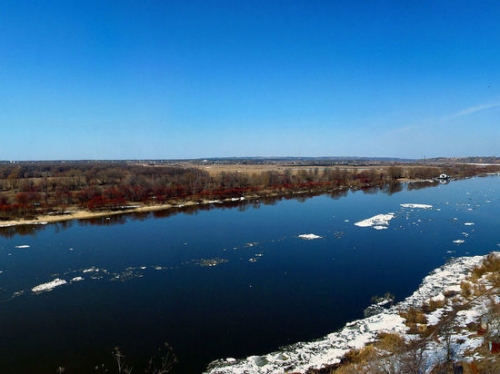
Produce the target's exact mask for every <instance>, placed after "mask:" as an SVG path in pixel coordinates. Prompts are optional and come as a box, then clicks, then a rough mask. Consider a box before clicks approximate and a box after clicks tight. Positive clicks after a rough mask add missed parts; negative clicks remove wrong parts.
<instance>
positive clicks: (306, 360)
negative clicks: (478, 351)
mask: <svg viewBox="0 0 500 374" xmlns="http://www.w3.org/2000/svg"><path fill="white" fill-rule="evenodd" d="M483 259H484V256H475V257H461V258H457V259H454V260H452V261H450V262H449V263H448V264H446V265H444V266H442V267H440V268H438V269H436V270H434V271H433V272H432V273H431V274H429V275H428V276H427V277H425V278H424V280H423V282H422V284H421V286H420V288H419V289H418V290H417V291H415V292H414V293H413V295H411V296H409V297H408V298H407V299H405V300H404V301H402V302H400V303H398V304H397V305H394V306H392V307H390V308H388V309H386V310H381V312H380V313H379V314H376V315H372V316H370V317H367V318H364V319H360V320H357V321H353V322H349V323H347V324H346V325H345V326H344V327H343V328H342V329H340V330H339V331H337V332H334V333H331V334H329V335H327V336H325V337H324V338H321V339H319V340H316V341H313V342H307V343H306V342H301V343H296V344H293V345H290V346H287V347H284V348H282V349H281V350H279V351H276V352H272V353H269V354H267V355H263V356H250V357H248V358H246V359H242V360H236V359H234V358H228V359H221V360H217V361H214V362H212V363H211V364H210V365H209V367H208V369H207V371H206V373H208V374H263V373H265V374H270V373H283V372H287V371H293V372H296V373H305V372H306V371H307V370H308V369H311V368H314V369H320V368H322V367H325V366H328V365H332V364H336V363H339V362H340V360H341V358H342V357H343V356H344V355H345V354H346V353H347V352H348V351H349V350H351V349H360V348H362V347H363V346H365V344H367V343H369V342H372V341H374V340H376V339H377V337H378V335H379V333H380V332H389V333H398V334H402V335H405V334H406V333H407V330H408V327H407V326H406V325H405V323H404V322H405V320H404V319H403V318H402V317H401V316H400V315H399V311H400V310H402V309H407V308H409V307H412V306H413V307H416V308H419V307H420V306H421V305H422V304H423V303H424V302H426V301H428V300H430V299H431V298H441V297H444V296H443V294H444V293H446V292H450V291H454V292H458V291H459V290H460V283H461V282H462V281H463V280H464V279H465V278H466V276H467V274H468V273H469V271H470V270H471V269H472V268H473V267H475V266H477V265H478V264H480V263H481V261H482V260H483ZM478 308H481V305H480V306H479V307H478ZM481 312H482V310H478V311H474V310H472V311H470V313H469V314H468V315H469V318H471V317H472V318H477V317H478V316H479V315H480V314H481ZM434 317H435V318H439V316H434ZM480 343H482V341H481V342H479V341H475V343H474V344H476V345H477V344H480ZM466 348H470V346H465V347H464V348H463V349H466ZM441 354H442V352H440V350H439V349H437V348H436V347H433V348H432V349H431V350H429V351H428V352H426V355H425V356H426V359H427V361H428V362H429V363H430V364H432V363H433V362H436V361H437V360H438V359H439V355H441Z"/></svg>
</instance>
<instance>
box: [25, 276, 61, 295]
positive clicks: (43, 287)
mask: <svg viewBox="0 0 500 374" xmlns="http://www.w3.org/2000/svg"><path fill="white" fill-rule="evenodd" d="M66 283H67V282H66V281H65V280H64V279H60V278H56V279H54V280H53V281H50V282H47V283H42V284H39V285H38V286H36V287H33V288H32V289H31V291H33V292H45V291H50V290H52V289H53V288H55V287H58V286H62V285H63V284H66Z"/></svg>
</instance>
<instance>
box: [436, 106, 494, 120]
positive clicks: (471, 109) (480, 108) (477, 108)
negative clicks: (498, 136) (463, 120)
mask: <svg viewBox="0 0 500 374" xmlns="http://www.w3.org/2000/svg"><path fill="white" fill-rule="evenodd" d="M498 107H500V103H493V104H483V105H476V106H473V107H469V108H466V109H464V110H461V111H460V112H457V113H455V114H452V115H449V116H446V117H444V118H443V120H444V121H448V120H450V119H455V118H459V117H464V116H468V115H471V114H474V113H478V112H483V111H485V110H489V109H493V108H498Z"/></svg>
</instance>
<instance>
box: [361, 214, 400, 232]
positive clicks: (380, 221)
mask: <svg viewBox="0 0 500 374" xmlns="http://www.w3.org/2000/svg"><path fill="white" fill-rule="evenodd" d="M393 218H394V213H387V214H377V215H376V216H373V217H371V218H367V219H365V220H363V221H359V222H356V223H355V225H356V226H359V227H373V228H375V229H377V230H380V229H381V227H385V226H388V225H389V222H390V220H391V219H393Z"/></svg>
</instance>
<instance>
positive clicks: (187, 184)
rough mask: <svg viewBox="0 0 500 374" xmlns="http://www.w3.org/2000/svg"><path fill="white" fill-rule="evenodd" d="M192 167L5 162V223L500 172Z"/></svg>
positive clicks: (369, 165) (323, 164)
mask: <svg viewBox="0 0 500 374" xmlns="http://www.w3.org/2000/svg"><path fill="white" fill-rule="evenodd" d="M251 161H253V163H255V164H258V165H261V164H266V165H270V166H268V167H267V168H266V169H265V170H262V171H255V172H234V171H224V168H221V169H220V170H219V171H218V172H217V173H214V172H211V173H210V172H209V171H208V169H207V165H215V164H216V165H219V166H220V165H225V164H234V163H237V162H238V163H240V164H246V165H248V164H250V163H252V162H251ZM256 161H257V160H255V159H253V160H247V162H244V161H242V160H241V159H238V161H237V162H236V161H235V160H232V159H227V160H197V161H190V162H182V163H181V162H153V161H150V162H137V161H134V162H131V161H54V162H18V163H13V162H3V163H0V219H2V220H9V219H18V218H32V217H36V216H38V215H41V214H63V213H65V212H67V211H68V210H71V209H87V210H90V211H102V210H117V209H126V208H127V207H130V206H131V205H133V206H136V205H138V204H140V205H148V204H155V205H161V204H179V203H180V202H183V201H184V202H185V201H207V200H225V199H235V198H241V197H250V196H256V195H258V196H266V195H267V196H271V195H272V196H276V195H287V194H296V193H302V192H318V193H321V192H328V191H332V190H339V189H346V188H352V189H369V188H382V187H383V186H388V185H396V184H398V183H399V182H400V181H401V179H402V178H406V179H410V180H431V179H432V178H435V177H436V176H438V175H439V174H440V173H446V174H448V175H450V176H451V177H453V178H463V177H468V176H473V175H478V174H481V173H488V172H498V171H499V170H500V165H498V164H496V165H473V164H459V163H442V164H436V163H432V164H417V163H414V162H413V163H399V164H396V163H393V162H388V161H386V162H385V163H384V162H380V161H377V162H374V161H370V162H369V161H366V160H364V161H361V160H359V159H356V160H351V161H347V160H340V161H339V160H338V159H336V160H335V161H333V160H325V159H307V160H306V159H293V160H291V159H288V160H286V162H284V160H282V159H281V160H279V161H277V160H276V159H270V160H269V159H268V160H259V161H257V162H256Z"/></svg>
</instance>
